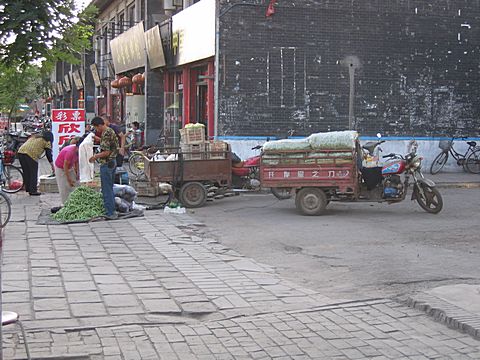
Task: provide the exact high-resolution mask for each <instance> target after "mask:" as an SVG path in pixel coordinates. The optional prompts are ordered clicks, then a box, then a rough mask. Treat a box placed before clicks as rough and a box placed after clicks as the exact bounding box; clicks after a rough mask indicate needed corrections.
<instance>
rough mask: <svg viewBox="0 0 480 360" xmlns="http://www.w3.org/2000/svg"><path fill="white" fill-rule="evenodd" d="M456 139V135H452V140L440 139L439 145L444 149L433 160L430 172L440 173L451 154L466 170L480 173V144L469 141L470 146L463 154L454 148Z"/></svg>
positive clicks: (433, 173)
mask: <svg viewBox="0 0 480 360" xmlns="http://www.w3.org/2000/svg"><path fill="white" fill-rule="evenodd" d="M462 139H464V138H462ZM455 140H456V138H455V137H452V139H451V140H440V142H439V144H438V147H439V148H440V149H442V151H441V152H440V154H438V155H437V156H436V157H435V159H434V160H433V162H432V165H431V166H430V173H431V174H432V175H435V174H438V173H439V172H440V170H442V169H443V167H444V166H445V164H446V163H447V161H448V158H449V156H452V157H453V158H454V159H455V160H456V161H457V165H458V166H462V167H463V170H464V171H467V172H470V173H472V174H480V146H477V143H476V142H475V141H467V144H468V148H467V150H466V151H465V153H464V154H462V153H459V152H458V151H456V150H455V149H454V147H453V143H454V141H455Z"/></svg>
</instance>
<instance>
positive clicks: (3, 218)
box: [0, 191, 12, 228]
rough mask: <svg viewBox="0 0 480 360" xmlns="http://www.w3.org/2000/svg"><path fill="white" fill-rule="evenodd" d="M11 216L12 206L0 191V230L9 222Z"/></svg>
mask: <svg viewBox="0 0 480 360" xmlns="http://www.w3.org/2000/svg"><path fill="white" fill-rule="evenodd" d="M11 215H12V206H11V204H10V199H9V198H8V197H7V195H5V194H4V193H2V192H1V191H0V228H3V227H5V225H7V223H8V222H9V221H10V216H11Z"/></svg>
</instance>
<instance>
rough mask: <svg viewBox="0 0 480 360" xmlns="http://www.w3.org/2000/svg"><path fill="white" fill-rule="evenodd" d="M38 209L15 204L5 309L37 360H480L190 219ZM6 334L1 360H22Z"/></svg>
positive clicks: (45, 201)
mask: <svg viewBox="0 0 480 360" xmlns="http://www.w3.org/2000/svg"><path fill="white" fill-rule="evenodd" d="M56 196H58V195H49V196H42V197H40V199H38V198H33V197H26V196H24V195H22V194H20V195H14V196H13V198H12V199H13V202H14V214H13V218H12V222H11V223H10V224H9V225H8V227H7V229H6V232H5V235H6V236H5V249H4V265H3V267H2V277H3V290H4V293H3V301H4V309H5V310H12V311H16V312H18V313H20V315H21V317H22V319H23V320H24V324H25V325H26V328H27V332H28V339H29V343H30V347H31V352H32V354H33V356H34V357H37V358H38V357H46V356H58V357H61V358H69V357H70V358H77V359H81V358H85V359H87V358H91V359H216V358H218V359H241V358H245V359H251V358H253V359H255V358H285V359H292V358H299V359H300V358H305V359H310V358H318V359H333V358H339V359H362V358H372V357H378V358H382V357H383V358H386V359H390V358H406V357H408V358H418V359H422V358H442V357H443V358H451V359H461V358H465V359H478V358H480V342H478V341H476V340H474V339H472V338H471V337H469V336H468V335H464V334H461V333H458V332H456V331H454V330H450V329H448V328H447V327H445V326H444V325H442V324H439V323H435V322H433V321H432V320H431V319H429V318H428V317H427V316H425V315H424V314H422V313H421V312H419V311H417V310H414V309H409V308H407V307H404V306H402V305H400V304H397V303H395V302H392V301H390V300H387V299H370V300H365V301H353V302H345V301H346V299H330V298H328V297H326V296H324V295H325V294H320V293H317V292H314V291H311V290H309V289H306V288H304V287H302V286H300V285H297V284H294V283H292V282H289V281H286V280H284V279H282V278H280V277H279V276H278V275H277V274H276V273H275V271H274V269H272V268H270V267H267V266H264V265H262V264H259V263H256V262H255V261H253V260H251V259H248V258H245V257H243V256H241V255H240V254H238V253H236V252H234V251H232V250H230V249H227V248H225V247H224V246H222V245H221V244H220V243H218V242H217V241H215V240H214V239H209V238H204V237H202V236H201V235H200V234H201V232H199V231H197V230H198V229H201V227H202V224H197V223H195V222H194V221H193V220H192V219H191V218H190V217H189V216H188V215H180V216H175V215H164V214H163V213H162V212H160V211H151V212H147V213H146V216H145V217H143V218H134V219H129V220H124V221H109V222H106V221H101V222H93V223H89V224H75V225H50V226H44V225H36V218H37V217H38V214H39V212H40V209H41V208H42V207H44V208H45V207H50V206H53V205H55V203H56V201H57V198H56ZM9 329H10V328H9V327H6V328H5V329H4V331H5V336H4V338H5V339H4V358H6V359H10V358H19V357H22V356H24V349H23V347H22V344H21V340H20V339H18V337H17V333H15V332H11V331H12V330H9Z"/></svg>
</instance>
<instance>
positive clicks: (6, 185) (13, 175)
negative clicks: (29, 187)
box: [2, 164, 23, 194]
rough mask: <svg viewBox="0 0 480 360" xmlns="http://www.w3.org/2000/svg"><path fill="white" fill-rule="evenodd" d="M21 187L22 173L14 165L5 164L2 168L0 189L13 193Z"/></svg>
mask: <svg viewBox="0 0 480 360" xmlns="http://www.w3.org/2000/svg"><path fill="white" fill-rule="evenodd" d="M22 187H23V173H22V170H20V168H18V167H16V166H15V165H8V164H7V165H5V166H4V168H3V184H2V190H3V191H5V192H6V193H9V194H13V193H16V192H19V191H20V190H21V189H22Z"/></svg>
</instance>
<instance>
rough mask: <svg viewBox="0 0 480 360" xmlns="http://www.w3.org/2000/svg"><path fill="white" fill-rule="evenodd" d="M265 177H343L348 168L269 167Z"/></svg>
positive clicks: (346, 173)
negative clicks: (297, 168)
mask: <svg viewBox="0 0 480 360" xmlns="http://www.w3.org/2000/svg"><path fill="white" fill-rule="evenodd" d="M265 175H266V176H265V179H272V180H273V179H290V180H304V179H305V180H314V179H320V178H322V179H343V178H348V176H349V175H350V171H349V170H345V169H341V170H330V169H318V170H317V169H302V170H296V169H295V170H293V169H289V170H285V169H275V171H273V170H272V169H269V170H268V171H266V172H265Z"/></svg>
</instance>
